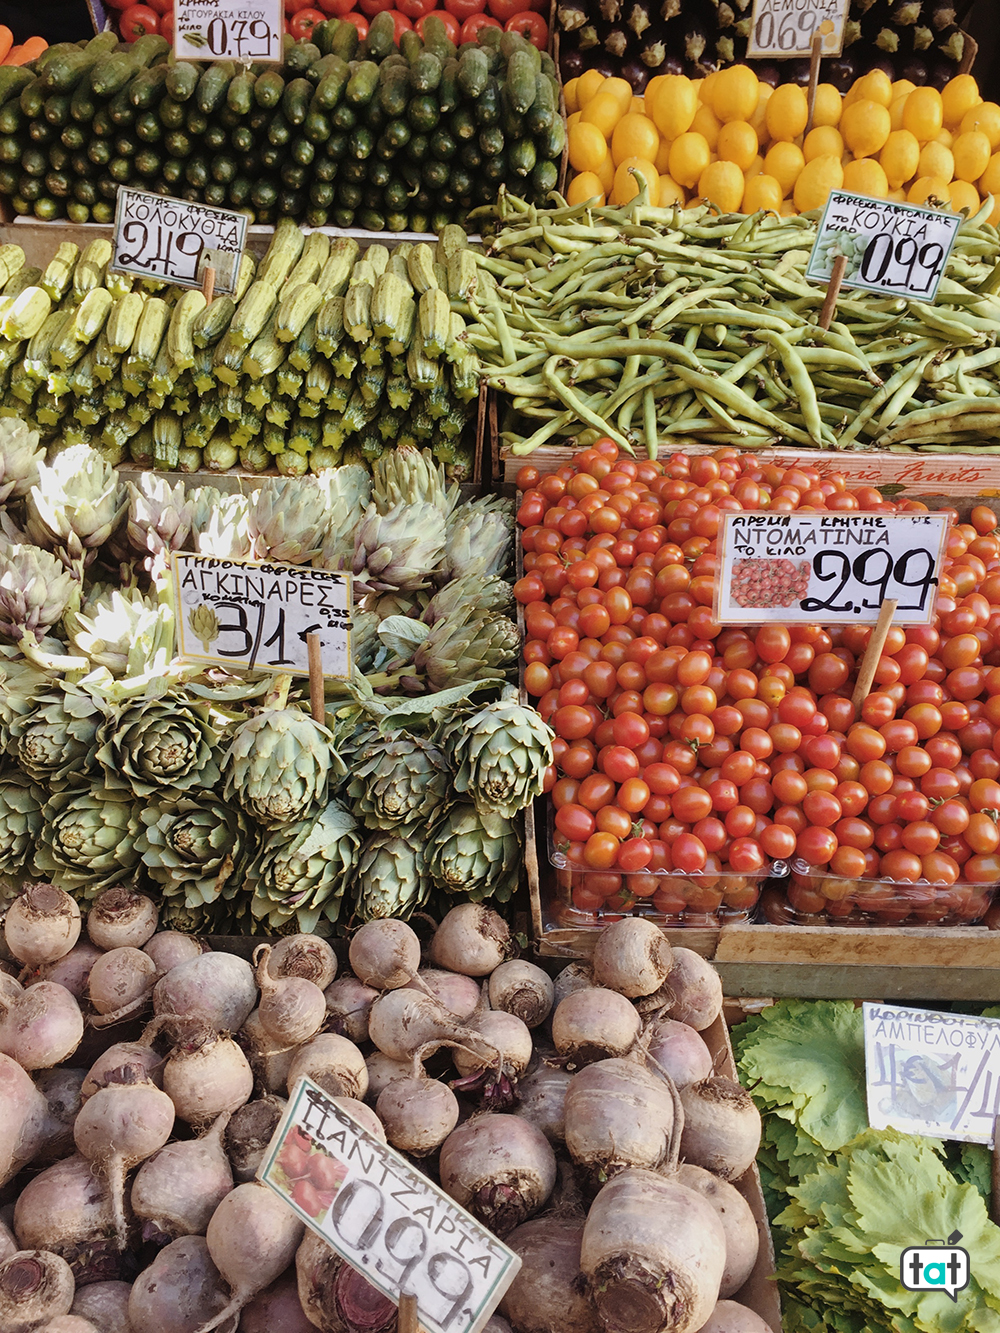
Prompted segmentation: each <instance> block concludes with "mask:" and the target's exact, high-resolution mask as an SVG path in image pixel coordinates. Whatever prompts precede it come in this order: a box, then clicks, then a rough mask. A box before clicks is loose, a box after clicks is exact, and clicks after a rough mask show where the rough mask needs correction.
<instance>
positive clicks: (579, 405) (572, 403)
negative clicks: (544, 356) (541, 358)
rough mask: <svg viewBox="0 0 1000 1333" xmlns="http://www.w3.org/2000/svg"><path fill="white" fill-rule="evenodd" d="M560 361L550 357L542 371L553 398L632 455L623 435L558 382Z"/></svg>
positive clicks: (629, 441)
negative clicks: (557, 371) (553, 395)
mask: <svg viewBox="0 0 1000 1333" xmlns="http://www.w3.org/2000/svg"><path fill="white" fill-rule="evenodd" d="M562 359H563V358H561V357H559V356H550V357H549V359H548V361H546V363H545V368H544V370H543V371H542V375H543V377H544V379H545V382H546V384H548V385H549V387H550V388H551V390H552V392H553V393H554V394H555V396H556V397H557V398H558V399H559V401H560V402H561V403H563V404H564V406H566V407H568V408H569V410H570V411H571V412H575V413H576V414H577V416H578V417H579V419H580V420H581V421H586V422H587V424H588V425H589V426H593V427H594V428H595V430H600V431H603V432H604V433H605V434H607V435H610V437H611V438H612V439H613V440H614V442H615V444H617V445H618V447H619V448H620V449H624V450H625V452H626V453H628V454H631V453H633V449H632V442H631V440H630V439H628V438H626V437H625V436H624V435H620V434H619V433H618V431H616V430H615V429H614V427H613V426H611V425H610V423H609V422H607V421H605V420H604V418H603V417H600V416H598V414H597V413H596V412H592V411H591V410H590V408H589V407H588V406H587V404H586V403H585V402H583V400H582V399H581V398H579V397H578V396H577V395H576V394H575V393H573V391H572V390H571V389H570V388H569V387H568V386H567V385H565V384H563V383H562V382H561V381H560V379H559V377H558V375H557V374H556V368H557V366H558V365H559V363H560V361H561V360H562Z"/></svg>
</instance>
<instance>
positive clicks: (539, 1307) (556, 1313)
mask: <svg viewBox="0 0 1000 1333" xmlns="http://www.w3.org/2000/svg"><path fill="white" fill-rule="evenodd" d="M582 1240H583V1219H582V1218H580V1219H579V1220H576V1219H571V1218H566V1219H563V1218H559V1217H552V1216H550V1217H536V1218H534V1219H533V1220H532V1221H530V1222H525V1223H524V1225H523V1226H519V1227H516V1228H515V1229H514V1230H513V1231H512V1232H511V1233H510V1235H509V1236H508V1237H507V1241H506V1243H507V1244H508V1245H509V1246H510V1248H511V1249H512V1250H513V1251H514V1253H515V1254H518V1255H520V1256H521V1268H520V1271H519V1272H518V1274H517V1277H515V1279H514V1281H513V1282H512V1283H511V1285H510V1287H508V1289H507V1291H506V1292H505V1293H504V1295H503V1298H502V1299H501V1301H500V1313H501V1314H502V1315H504V1316H505V1317H506V1318H507V1319H508V1320H509V1321H510V1325H511V1328H512V1329H513V1331H514V1333H600V1327H601V1326H600V1323H599V1322H598V1319H597V1314H596V1312H595V1310H594V1306H593V1304H592V1302H591V1301H590V1300H589V1299H588V1297H587V1296H586V1294H585V1292H584V1291H583V1285H584V1284H583V1276H582V1274H581V1272H580V1245H581V1242H582Z"/></svg>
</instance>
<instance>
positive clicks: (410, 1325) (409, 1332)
mask: <svg viewBox="0 0 1000 1333" xmlns="http://www.w3.org/2000/svg"><path fill="white" fill-rule="evenodd" d="M396 1328H397V1333H420V1321H419V1319H418V1317H417V1298H416V1296H413V1295H411V1294H410V1293H409V1292H401V1293H400V1296H399V1318H398V1320H397V1324H396Z"/></svg>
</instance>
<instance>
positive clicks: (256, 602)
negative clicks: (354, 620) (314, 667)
mask: <svg viewBox="0 0 1000 1333" xmlns="http://www.w3.org/2000/svg"><path fill="white" fill-rule="evenodd" d="M170 571H171V577H172V579H173V590H174V606H175V608H176V620H177V655H178V657H181V658H184V659H186V660H188V661H193V662H214V663H218V664H219V665H220V666H225V667H228V668H229V669H230V670H231V671H232V670H237V671H251V670H253V669H254V668H255V667H256V668H259V669H262V670H271V671H285V672H289V673H290V674H291V675H306V676H307V675H308V674H309V643H308V639H309V635H310V634H318V635H319V638H320V647H321V650H322V662H323V675H324V676H329V677H333V678H334V679H338V680H343V679H345V678H346V677H347V676H349V675H350V674H351V576H350V574H335V573H333V572H332V571H330V570H326V569H309V568H308V567H307V566H305V565H281V564H277V563H264V562H256V561H253V560H218V559H216V558H215V557H214V556H208V555H190V554H188V553H187V552H186V551H175V552H174V553H173V555H172V556H171V557H170Z"/></svg>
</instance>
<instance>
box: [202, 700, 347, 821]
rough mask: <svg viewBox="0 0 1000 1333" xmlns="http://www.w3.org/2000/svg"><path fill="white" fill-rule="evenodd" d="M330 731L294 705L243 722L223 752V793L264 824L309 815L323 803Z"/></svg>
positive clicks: (329, 762) (330, 741)
mask: <svg viewBox="0 0 1000 1333" xmlns="http://www.w3.org/2000/svg"><path fill="white" fill-rule="evenodd" d="M332 750H333V735H332V733H331V732H330V731H328V730H327V728H326V727H324V726H322V725H321V724H320V723H318V722H314V721H313V720H312V718H311V717H310V716H309V715H308V714H307V713H303V712H302V711H301V710H300V709H298V708H267V709H264V710H263V711H261V712H260V713H258V714H256V716H254V717H251V718H248V719H247V721H245V722H241V723H240V725H239V726H238V727H237V728H236V729H235V731H234V732H233V736H232V744H231V745H230V747H229V750H228V752H227V754H226V757H225V761H224V768H225V772H226V797H227V799H235V800H236V801H238V802H239V804H240V805H241V806H242V807H243V809H244V810H245V811H246V812H247V814H248V815H250V816H251V818H253V819H256V820H258V821H259V822H260V823H261V824H264V825H265V826H267V827H273V826H274V825H276V824H290V823H293V822H295V821H296V820H302V819H308V818H309V817H310V815H311V814H313V813H314V812H315V811H317V810H319V809H320V808H321V807H322V806H323V805H325V804H326V795H327V788H328V783H329V778H330V768H331V764H332Z"/></svg>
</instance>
